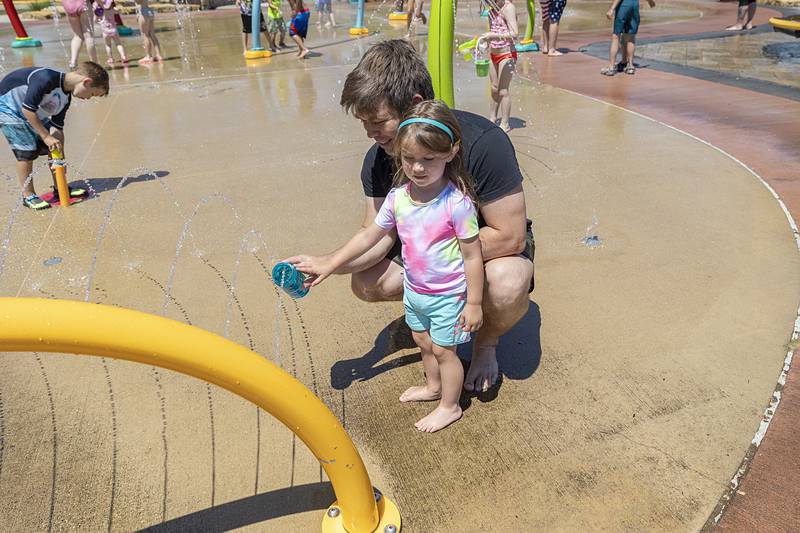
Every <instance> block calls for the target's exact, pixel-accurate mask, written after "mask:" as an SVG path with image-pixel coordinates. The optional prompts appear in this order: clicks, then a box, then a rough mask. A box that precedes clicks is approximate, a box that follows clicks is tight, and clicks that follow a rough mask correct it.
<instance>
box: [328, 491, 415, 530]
mask: <svg viewBox="0 0 800 533" xmlns="http://www.w3.org/2000/svg"><path fill="white" fill-rule="evenodd" d="M375 499H376V500H377V501H376V503H377V504H378V518H379V522H378V526H377V527H376V528H375V529H373V530H372V532H371V533H399V532H400V526H401V523H400V511H399V510H398V509H397V505H396V504H395V503H394V502H393V501H392V500H390V499H389V498H387V497H386V496H384V495H383V494H381V493H380V492H376V493H375ZM322 533H353V532H348V531H347V529H345V527H344V523H343V521H342V511H341V509H340V508H339V502H338V501H336V502H333V504H332V505H331V506H330V507H328V510H327V511H326V512H325V516H324V517H323V518H322Z"/></svg>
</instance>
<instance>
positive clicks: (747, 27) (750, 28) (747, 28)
mask: <svg viewBox="0 0 800 533" xmlns="http://www.w3.org/2000/svg"><path fill="white" fill-rule="evenodd" d="M744 29H746V30H752V29H753V25H752V24H750V23H747V25H745V27H744Z"/></svg>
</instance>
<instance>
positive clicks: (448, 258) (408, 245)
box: [375, 182, 478, 294]
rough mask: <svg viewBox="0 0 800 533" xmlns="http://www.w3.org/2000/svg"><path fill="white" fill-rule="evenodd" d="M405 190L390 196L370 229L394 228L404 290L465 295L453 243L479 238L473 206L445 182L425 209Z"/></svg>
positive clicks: (458, 255) (459, 260) (406, 187)
mask: <svg viewBox="0 0 800 533" xmlns="http://www.w3.org/2000/svg"><path fill="white" fill-rule="evenodd" d="M410 186H411V184H410V183H407V184H405V185H402V186H400V187H396V188H394V189H392V190H391V191H389V194H388V195H386V200H384V202H383V205H382V206H381V209H380V211H378V215H377V216H376V217H375V224H377V225H378V226H380V227H381V228H383V229H385V230H389V229H392V228H393V227H395V226H396V227H397V235H398V237H399V239H400V242H402V243H403V265H404V268H405V286H406V288H408V289H411V290H412V291H414V292H416V293H419V294H463V293H465V292H466V291H467V278H466V276H465V274H464V258H463V257H462V256H461V248H459V246H458V239H462V240H464V239H470V238H472V237H475V236H477V235H478V216H477V212H476V210H475V206H474V205H473V204H472V201H471V200H470V199H469V198H467V197H466V196H464V195H463V194H462V193H461V191H459V190H458V189H457V188H456V187H455V186H454V185H453V184H452V183H449V182H448V184H447V186H446V187H445V188H444V189H443V190H442V192H440V193H439V196H437V197H436V198H434V199H433V200H431V201H430V202H428V203H426V204H420V203H417V202H414V201H413V200H412V199H411V195H410V194H409V188H410Z"/></svg>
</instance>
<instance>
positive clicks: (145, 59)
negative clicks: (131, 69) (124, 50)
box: [137, 56, 153, 65]
mask: <svg viewBox="0 0 800 533" xmlns="http://www.w3.org/2000/svg"><path fill="white" fill-rule="evenodd" d="M152 62H153V58H152V57H150V56H145V57H143V58H141V59H140V60H138V61H137V63H139V64H140V65H148V64H150V63H152Z"/></svg>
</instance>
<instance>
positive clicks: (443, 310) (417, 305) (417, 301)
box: [403, 287, 469, 346]
mask: <svg viewBox="0 0 800 533" xmlns="http://www.w3.org/2000/svg"><path fill="white" fill-rule="evenodd" d="M465 303H466V300H465V299H464V295H463V294H419V293H417V292H414V291H412V290H411V289H409V288H408V287H404V290H403V305H404V306H405V308H406V323H407V324H408V327H410V328H411V330H412V331H429V332H430V335H431V340H432V341H433V342H435V343H436V344H438V345H439V346H455V345H456V344H464V343H465V342H468V341H469V333H467V332H464V331H461V330H458V331H456V324H458V319H459V318H460V317H461V313H462V312H463V311H464V304H465Z"/></svg>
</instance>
